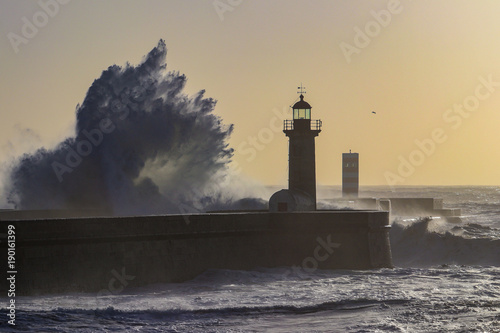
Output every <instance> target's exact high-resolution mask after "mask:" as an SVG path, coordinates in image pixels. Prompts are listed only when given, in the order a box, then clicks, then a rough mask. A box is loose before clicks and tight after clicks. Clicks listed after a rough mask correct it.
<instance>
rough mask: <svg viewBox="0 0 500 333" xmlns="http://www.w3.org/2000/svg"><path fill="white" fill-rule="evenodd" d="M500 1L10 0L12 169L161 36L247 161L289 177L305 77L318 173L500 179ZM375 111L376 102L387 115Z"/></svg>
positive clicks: (267, 174) (479, 181)
mask: <svg viewBox="0 0 500 333" xmlns="http://www.w3.org/2000/svg"><path fill="white" fill-rule="evenodd" d="M498 17H500V2H498V1H495V0H491V1H488V0H480V1H474V2H473V1H463V0H440V1H410V0H401V1H395V0H390V1H388V0H384V1H351V0H349V1H348V0H345V1H330V0H328V1H326V0H325V1H323V0H215V1H214V0H190V1H185V0H142V1H131V0H106V1H85V0H72V1H68V0H40V1H31V0H30V1H27V0H2V1H1V2H0V22H1V23H0V35H1V36H2V38H0V61H1V67H0V161H1V162H2V163H1V167H0V171H5V170H6V168H8V165H9V163H11V162H12V158H14V157H15V156H19V155H20V154H22V153H24V152H32V151H34V150H35V149H37V148H40V147H47V148H51V147H54V146H55V145H56V144H57V143H58V142H60V141H61V140H62V139H64V138H65V137H67V136H70V135H74V134H75V128H74V126H75V123H76V120H75V108H76V106H77V105H78V103H81V102H82V101H83V99H84V97H85V94H86V92H87V90H88V88H89V87H90V85H91V84H92V82H93V81H94V80H95V79H96V78H98V77H99V76H100V74H101V72H102V71H103V70H105V69H106V68H108V67H109V66H111V65H113V64H117V65H124V64H126V63H127V62H130V63H131V64H138V63H139V62H140V61H141V59H142V58H143V57H144V55H146V54H147V53H148V52H149V51H150V50H151V49H152V48H153V47H155V46H156V45H157V43H158V41H159V40H160V39H164V40H165V43H166V46H167V48H168V53H167V68H168V69H169V70H172V71H179V72H180V73H184V74H185V75H186V76H187V78H188V84H187V87H186V89H187V93H189V94H195V93H196V92H198V91H200V90H202V89H205V90H206V96H207V97H212V98H214V99H216V100H217V101H218V103H217V106H216V108H215V113H216V114H217V115H219V116H220V117H221V118H222V119H223V121H224V122H225V123H226V124H234V132H233V133H232V136H231V138H230V141H229V144H230V145H231V147H233V148H234V149H235V152H234V158H233V161H234V162H233V167H234V169H235V170H237V172H239V173H241V174H242V175H244V176H245V177H249V178H251V179H254V180H256V181H257V182H260V183H262V184H266V185H283V186H285V185H286V184H287V179H288V167H287V164H288V142H287V138H286V136H285V135H284V133H283V132H282V122H283V120H284V119H291V117H292V113H291V110H290V105H293V103H294V102H296V101H297V100H298V98H299V95H298V94H297V87H298V86H300V85H301V84H302V85H304V86H305V87H306V89H305V90H306V94H305V100H306V101H307V102H309V103H310V104H311V105H312V118H313V119H321V120H322V122H323V130H322V132H321V133H320V135H319V136H318V137H317V138H316V174H317V183H318V184H319V185H338V184H341V182H342V178H341V177H342V176H341V159H342V153H345V152H348V151H349V150H352V152H357V153H359V154H360V184H361V185H391V186H392V185H499V184H500V172H499V171H498V166H499V165H500V152H499V150H498V149H497V147H496V146H497V145H498V144H500V131H499V130H498V129H499V128H500V58H499V55H500V20H498ZM372 111H373V112H375V113H373V112H372Z"/></svg>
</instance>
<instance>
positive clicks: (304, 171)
mask: <svg viewBox="0 0 500 333" xmlns="http://www.w3.org/2000/svg"><path fill="white" fill-rule="evenodd" d="M299 89H300V91H299V93H300V100H299V101H298V102H297V103H295V104H294V105H293V106H292V110H293V119H291V120H289V119H287V120H285V121H284V123H283V132H284V133H285V135H286V136H287V137H288V139H289V144H288V190H281V191H278V192H276V193H275V194H273V196H272V197H271V199H270V200H269V209H270V210H271V211H305V210H316V153H315V144H314V140H315V138H316V137H317V136H318V135H319V133H320V132H321V120H312V119H311V109H312V107H311V105H310V104H309V103H308V102H306V101H305V100H304V93H305V92H304V91H303V87H302V86H301V87H299Z"/></svg>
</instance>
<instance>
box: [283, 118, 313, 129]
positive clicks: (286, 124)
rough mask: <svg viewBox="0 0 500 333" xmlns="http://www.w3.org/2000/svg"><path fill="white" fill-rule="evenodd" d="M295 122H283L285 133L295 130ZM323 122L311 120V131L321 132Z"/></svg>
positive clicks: (287, 120) (288, 120)
mask: <svg viewBox="0 0 500 333" xmlns="http://www.w3.org/2000/svg"><path fill="white" fill-rule="evenodd" d="M293 122H294V121H293V120H290V119H285V120H284V121H283V130H284V131H292V130H293V129H294V128H293ZM321 125H322V122H321V120H319V119H318V120H311V131H321Z"/></svg>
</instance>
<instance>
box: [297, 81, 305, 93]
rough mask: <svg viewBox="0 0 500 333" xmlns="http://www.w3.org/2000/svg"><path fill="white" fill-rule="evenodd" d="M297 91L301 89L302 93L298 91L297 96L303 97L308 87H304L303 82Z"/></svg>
mask: <svg viewBox="0 0 500 333" xmlns="http://www.w3.org/2000/svg"><path fill="white" fill-rule="evenodd" d="M297 89H300V91H297V94H301V95H302V94H305V93H306V91H305V89H306V87H304V86H302V82H301V83H300V87H297Z"/></svg>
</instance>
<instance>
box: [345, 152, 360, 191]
mask: <svg viewBox="0 0 500 333" xmlns="http://www.w3.org/2000/svg"><path fill="white" fill-rule="evenodd" d="M358 193H359V154H358V153H351V151H350V150H349V152H348V153H343V154H342V196H343V197H355V198H357V197H358Z"/></svg>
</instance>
